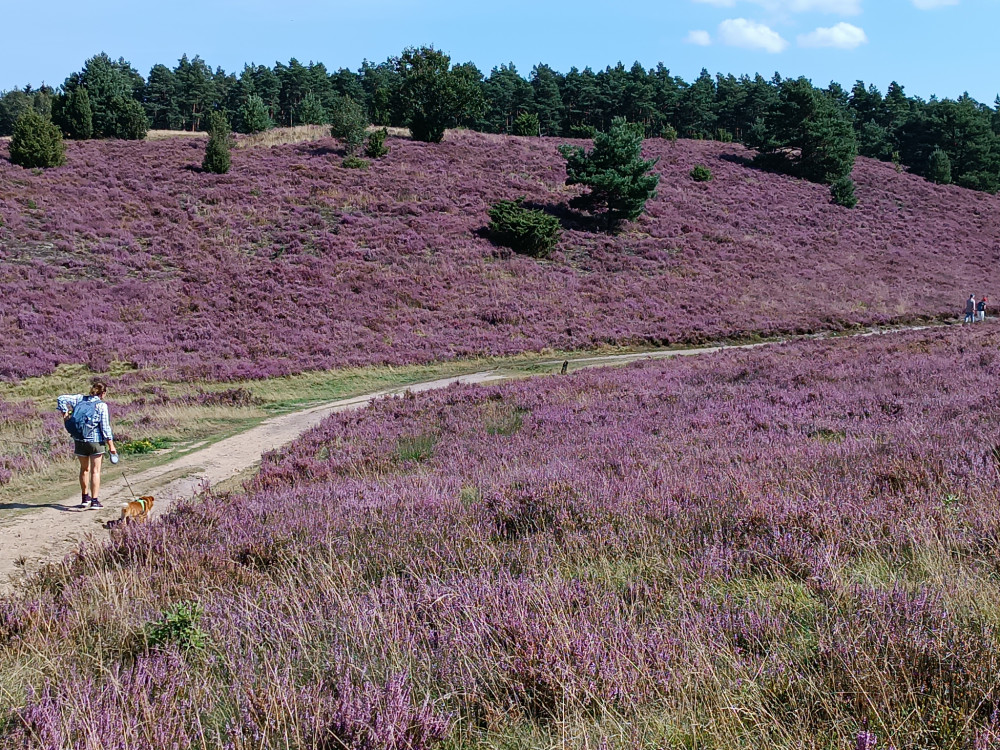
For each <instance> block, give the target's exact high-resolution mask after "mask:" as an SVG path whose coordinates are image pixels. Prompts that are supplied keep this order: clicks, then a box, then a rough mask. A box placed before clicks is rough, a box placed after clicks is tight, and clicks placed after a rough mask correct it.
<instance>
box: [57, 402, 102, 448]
mask: <svg viewBox="0 0 1000 750" xmlns="http://www.w3.org/2000/svg"><path fill="white" fill-rule="evenodd" d="M99 403H101V400H100V399H99V398H91V397H89V396H87V397H84V398H83V400H81V401H80V402H79V403H77V405H76V406H74V407H73V413H72V414H71V415H70V417H69V419H64V420H63V424H64V425H65V426H66V432H68V433H69V434H70V435H71V436H72V438H73V439H74V440H83V439H84V438H83V436H84V435H85V434H86V433H87V432H92V431H93V430H94V429H95V428H97V427H98V426H99V425H100V424H101V418H100V416H99V415H98V414H97V405H98V404H99Z"/></svg>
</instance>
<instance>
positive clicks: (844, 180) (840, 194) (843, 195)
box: [830, 175, 858, 208]
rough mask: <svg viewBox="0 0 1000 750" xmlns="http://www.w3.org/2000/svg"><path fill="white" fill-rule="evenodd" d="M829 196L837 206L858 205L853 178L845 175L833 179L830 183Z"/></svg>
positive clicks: (852, 206) (850, 206)
mask: <svg viewBox="0 0 1000 750" xmlns="http://www.w3.org/2000/svg"><path fill="white" fill-rule="evenodd" d="M830 198H831V199H832V200H833V202H834V203H836V204H837V205H839V206H843V207H844V208H854V207H855V206H856V205H858V199H857V197H856V196H855V195H854V180H852V179H851V178H850V177H849V176H847V175H845V176H843V177H840V178H838V179H836V180H834V182H833V184H832V185H830Z"/></svg>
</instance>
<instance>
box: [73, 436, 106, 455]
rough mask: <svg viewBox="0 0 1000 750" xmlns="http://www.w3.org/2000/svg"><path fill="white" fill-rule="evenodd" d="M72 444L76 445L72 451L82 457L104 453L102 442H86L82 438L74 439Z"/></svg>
mask: <svg viewBox="0 0 1000 750" xmlns="http://www.w3.org/2000/svg"><path fill="white" fill-rule="evenodd" d="M73 445H74V446H75V447H76V450H74V451H73V453H74V454H75V455H77V456H82V457H83V458H89V457H90V456H103V455H104V443H86V442H84V441H83V440H74V441H73Z"/></svg>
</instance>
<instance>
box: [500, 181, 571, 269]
mask: <svg viewBox="0 0 1000 750" xmlns="http://www.w3.org/2000/svg"><path fill="white" fill-rule="evenodd" d="M523 200H524V197H523V196H522V197H520V198H518V199H517V200H515V201H497V202H496V203H494V204H493V205H492V206H491V207H490V211H489V214H490V236H491V237H492V238H493V240H494V242H496V243H497V244H500V245H505V246H507V247H509V248H510V249H512V250H513V251H514V252H516V253H521V254H523V255H530V256H532V257H533V258H546V257H548V256H549V254H550V253H551V252H552V248H554V247H555V245H556V243H557V242H558V241H559V234H560V227H559V219H557V218H556V217H555V216H550V215H549V214H547V213H545V212H544V211H539V210H537V209H531V208H525V207H524V206H523V205H521V202H522V201H523Z"/></svg>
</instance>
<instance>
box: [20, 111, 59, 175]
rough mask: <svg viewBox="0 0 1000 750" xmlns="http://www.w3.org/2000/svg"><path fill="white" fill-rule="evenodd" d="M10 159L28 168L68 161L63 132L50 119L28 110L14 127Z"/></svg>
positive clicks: (57, 164)
mask: <svg viewBox="0 0 1000 750" xmlns="http://www.w3.org/2000/svg"><path fill="white" fill-rule="evenodd" d="M10 160H11V161H12V162H14V163H15V164H17V165H19V166H22V167H28V168H37V167H41V168H45V167H58V166H61V165H63V164H65V163H66V149H65V146H64V145H63V139H62V133H61V132H59V128H58V127H57V126H56V125H54V124H53V123H52V122H51V121H50V120H48V119H46V118H44V117H42V116H41V115H40V114H38V113H37V112H35V111H34V110H32V109H29V110H27V111H26V112H25V113H24V114H23V115H22V116H21V119H20V120H18V121H17V127H15V128H14V137H13V138H11V141H10Z"/></svg>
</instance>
